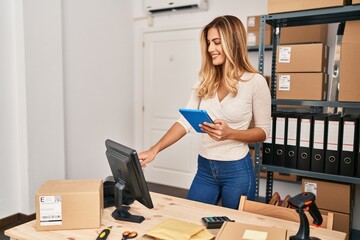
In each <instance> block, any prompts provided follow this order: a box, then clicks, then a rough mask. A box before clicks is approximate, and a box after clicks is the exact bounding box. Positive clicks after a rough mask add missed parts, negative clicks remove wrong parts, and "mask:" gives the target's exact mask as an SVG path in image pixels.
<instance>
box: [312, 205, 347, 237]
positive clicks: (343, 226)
mask: <svg viewBox="0 0 360 240" xmlns="http://www.w3.org/2000/svg"><path fill="white" fill-rule="evenodd" d="M319 210H320V213H321V214H324V215H327V213H328V212H329V211H327V210H323V209H319ZM332 213H333V214H334V223H333V230H335V231H339V232H344V233H346V238H345V240H348V239H349V234H350V228H351V225H350V223H351V222H350V215H349V214H345V213H338V212H332Z"/></svg>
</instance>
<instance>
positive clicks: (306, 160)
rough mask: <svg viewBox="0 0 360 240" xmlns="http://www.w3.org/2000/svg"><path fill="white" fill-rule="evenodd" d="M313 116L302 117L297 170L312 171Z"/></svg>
mask: <svg viewBox="0 0 360 240" xmlns="http://www.w3.org/2000/svg"><path fill="white" fill-rule="evenodd" d="M311 123H312V115H301V116H300V121H299V126H300V129H299V148H298V158H297V169H300V170H310V159H311V148H312V146H311V140H312V124H311Z"/></svg>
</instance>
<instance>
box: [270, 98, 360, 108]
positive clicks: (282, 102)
mask: <svg viewBox="0 0 360 240" xmlns="http://www.w3.org/2000/svg"><path fill="white" fill-rule="evenodd" d="M271 104H272V105H294V106H299V105H302V106H313V107H344V108H360V103H359V102H337V101H310V100H281V99H273V100H272V101H271Z"/></svg>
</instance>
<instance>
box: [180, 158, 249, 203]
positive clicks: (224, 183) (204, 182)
mask: <svg viewBox="0 0 360 240" xmlns="http://www.w3.org/2000/svg"><path fill="white" fill-rule="evenodd" d="M241 195H246V196H247V198H248V199H249V200H254V198H255V174H254V169H253V165H252V161H251V156H250V154H247V155H246V156H245V157H244V158H243V159H240V160H236V161H215V160H208V159H206V158H203V157H202V156H200V155H199V156H198V170H197V173H196V175H195V178H194V180H193V182H192V184H191V187H190V190H189V193H188V196H187V198H188V199H190V200H194V201H199V202H203V203H209V204H214V205H216V204H218V203H219V201H220V199H221V202H222V206H223V207H228V208H233V209H238V206H239V202H240V197H241Z"/></svg>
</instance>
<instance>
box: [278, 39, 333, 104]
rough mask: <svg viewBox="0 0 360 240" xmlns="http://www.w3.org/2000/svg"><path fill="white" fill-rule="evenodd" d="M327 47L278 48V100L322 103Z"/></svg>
mask: <svg viewBox="0 0 360 240" xmlns="http://www.w3.org/2000/svg"><path fill="white" fill-rule="evenodd" d="M327 66H328V47H327V46H326V45H325V44H324V43H310V44H292V45H279V46H278V47H277V60H276V68H277V79H276V98H277V99H297V100H325V99H326V92H327V82H328V81H327V79H328V74H327Z"/></svg>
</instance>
